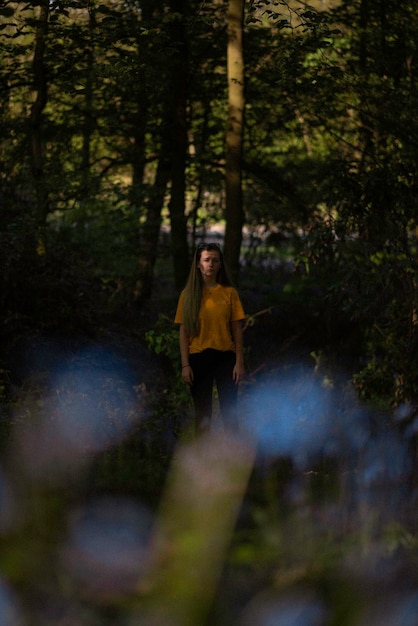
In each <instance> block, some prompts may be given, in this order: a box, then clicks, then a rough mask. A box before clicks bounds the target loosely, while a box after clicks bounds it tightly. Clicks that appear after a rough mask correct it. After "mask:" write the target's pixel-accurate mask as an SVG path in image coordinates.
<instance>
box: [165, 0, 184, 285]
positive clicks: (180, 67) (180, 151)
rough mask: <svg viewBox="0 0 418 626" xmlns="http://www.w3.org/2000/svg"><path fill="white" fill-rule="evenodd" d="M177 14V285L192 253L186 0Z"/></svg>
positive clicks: (177, 3) (175, 0) (173, 216)
mask: <svg viewBox="0 0 418 626" xmlns="http://www.w3.org/2000/svg"><path fill="white" fill-rule="evenodd" d="M171 6H172V10H173V13H175V14H177V16H176V19H175V20H173V22H172V26H171V29H172V30H171V34H172V41H173V47H174V49H175V53H174V58H173V64H172V68H171V70H172V75H171V77H172V86H173V102H172V107H173V108H172V114H173V120H172V149H171V198H170V205H169V209H170V224H171V242H172V254H173V266H174V280H175V285H176V288H177V289H178V290H179V289H181V288H182V287H184V283H185V281H186V278H187V274H188V269H189V268H188V265H189V254H188V245H187V222H186V215H185V212H186V204H185V193H186V161H187V146H188V141H187V41H186V30H185V26H184V19H185V8H186V2H185V0H172V3H171Z"/></svg>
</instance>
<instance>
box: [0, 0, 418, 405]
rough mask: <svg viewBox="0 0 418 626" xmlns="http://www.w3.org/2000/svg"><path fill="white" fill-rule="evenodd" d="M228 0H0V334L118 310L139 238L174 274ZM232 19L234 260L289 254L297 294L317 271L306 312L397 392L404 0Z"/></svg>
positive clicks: (219, 163) (205, 206)
mask: <svg viewBox="0 0 418 626" xmlns="http://www.w3.org/2000/svg"><path fill="white" fill-rule="evenodd" d="M227 10H228V3H227V2H224V1H221V0H214V1H213V2H193V1H191V0H190V1H186V0H172V1H171V2H168V1H167V2H152V1H150V0H143V1H142V2H141V1H139V0H127V1H125V2H121V1H117V0H114V1H106V2H94V1H91V0H89V1H86V2H82V1H81V2H78V1H73V2H71V1H70V2H65V3H63V2H59V1H57V2H55V1H53V2H43V1H41V0H39V1H38V2H35V3H26V2H11V1H8V0H6V1H3V2H2V3H1V8H0V20H1V22H0V28H1V31H0V36H1V49H0V54H1V70H0V72H1V92H0V94H1V95H0V97H1V113H0V115H1V125H2V129H3V131H2V140H1V160H2V168H1V170H2V174H1V179H0V195H1V205H0V206H1V208H0V210H1V252H0V254H1V263H2V268H3V272H2V285H1V310H2V319H3V320H4V328H5V332H6V334H7V333H8V332H9V331H11V330H13V331H14V330H15V328H19V326H20V325H23V326H25V324H29V325H31V324H32V322H33V323H34V324H35V325H36V324H41V325H45V326H46V327H51V326H54V325H55V326H57V327H60V326H62V325H64V326H67V327H68V325H72V326H73V329H74V330H76V329H77V327H80V326H81V327H82V326H83V323H84V322H86V323H87V324H88V322H89V320H90V321H91V320H93V319H94V318H95V317H96V315H97V311H98V309H100V310H102V311H107V312H108V313H109V312H110V314H111V315H112V314H113V313H114V312H115V311H116V310H118V309H119V311H120V310H123V309H125V310H126V309H129V310H134V311H137V310H138V308H139V309H140V308H141V306H143V304H144V302H146V301H147V300H149V298H150V297H151V296H152V293H153V287H155V281H154V276H155V273H156V271H158V262H159V259H160V260H161V259H164V263H165V261H166V260H168V259H170V258H171V259H172V262H170V261H168V264H166V267H167V266H168V265H169V266H170V268H171V269H170V281H171V282H172V284H173V286H174V288H175V289H176V290H177V291H178V290H179V289H180V288H181V286H182V284H183V282H184V279H185V276H186V274H187V270H188V258H189V251H190V249H191V248H192V246H193V244H194V243H195V241H196V240H197V239H199V238H202V237H204V236H205V233H206V232H207V230H208V229H209V228H210V227H211V226H213V225H219V224H220V225H225V218H226V214H225V167H226V163H225V151H224V148H225V137H226V131H227V128H226V126H227V120H228V85H227V81H226V51H227V29H226V20H227ZM242 29H243V35H244V36H243V54H244V57H243V58H244V64H245V65H244V67H245V79H244V80H245V84H244V93H245V115H244V116H243V120H244V127H243V137H242V139H243V145H242V155H241V166H242V170H241V182H240V189H241V192H240V193H242V198H241V200H239V204H238V205H237V206H238V208H236V209H234V211H235V214H234V215H232V217H231V218H230V220H229V222H228V220H227V222H226V226H227V229H228V228H229V229H230V230H229V231H228V232H231V231H232V236H231V235H230V234H229V235H228V240H230V241H234V242H240V241H241V237H242V236H244V239H243V242H242V245H241V265H242V266H245V267H248V265H252V266H254V265H256V266H257V264H258V266H259V268H260V267H263V266H265V265H266V261H265V260H266V259H269V260H271V259H272V260H273V261H277V260H278V259H279V260H280V259H283V257H285V258H290V259H291V260H293V261H294V266H295V267H296V268H297V269H298V272H299V275H298V277H297V278H295V276H289V277H288V278H289V280H288V282H289V283H290V284H293V283H298V284H297V286H295V288H296V289H299V291H300V290H304V289H305V287H306V286H307V285H309V286H308V289H307V291H305V301H306V300H308V299H309V294H310V293H311V291H310V288H311V284H316V285H317V287H318V289H320V291H321V293H322V300H323V301H324V302H326V304H327V306H326V307H322V306H321V302H319V306H320V309H321V312H320V314H321V315H323V316H324V328H326V327H327V326H328V325H329V324H331V325H332V324H333V320H343V321H344V322H346V327H347V326H350V324H351V326H352V328H355V329H356V330H358V333H357V334H356V337H357V339H358V344H359V345H358V352H359V354H360V355H361V357H362V358H363V359H364V363H365V367H363V368H360V369H359V372H358V384H359V389H361V390H362V391H363V392H364V394H365V395H366V396H374V395H375V394H376V393H377V395H379V394H381V393H384V395H386V396H388V400H389V401H392V402H399V401H413V400H414V398H415V395H416V392H417V384H418V382H417V380H416V376H415V373H414V372H415V371H416V370H417V368H416V363H415V354H416V353H417V351H416V349H415V348H416V278H415V276H416V187H417V186H416V176H417V172H416V168H417V164H416V148H417V145H416V144H417V136H418V134H417V120H416V116H415V114H414V111H415V109H416V92H417V78H416V30H417V17H416V6H415V3H414V2H404V3H402V4H400V3H397V2H383V1H380V0H379V1H375V2H371V0H358V1H356V2H345V1H340V2H331V1H329V2H312V3H311V5H309V6H308V5H306V4H305V3H302V2H298V1H296V0H295V1H289V2H286V1H276V2H267V1H265V0H253V1H251V2H247V3H246V5H245V8H244V13H243V24H242ZM237 211H238V212H241V211H242V219H241V218H239V219H236V217H235V216H236V213H237ZM167 232H170V233H171V238H170V239H169V244H168V247H167V241H168V240H167V237H164V236H163V237H162V234H164V233H167ZM234 237H235V239H234ZM164 242H166V243H164ZM234 245H236V244H234ZM226 253H227V252H226ZM267 265H269V263H267ZM171 271H173V275H172V276H171ZM244 274H246V272H244V271H242V272H241V280H242V281H243V280H244V276H243V275H244ZM264 280H265V282H266V283H268V282H269V281H270V282H272V283H273V284H274V282H275V281H281V282H283V277H282V276H281V275H280V276H274V275H270V276H266V277H265V279H264ZM285 282H286V278H285ZM289 289H291V287H289ZM154 293H155V291H154ZM252 312H254V311H252ZM33 318H36V319H33ZM70 321H71V322H70ZM68 330H70V329H68ZM331 341H332V338H331Z"/></svg>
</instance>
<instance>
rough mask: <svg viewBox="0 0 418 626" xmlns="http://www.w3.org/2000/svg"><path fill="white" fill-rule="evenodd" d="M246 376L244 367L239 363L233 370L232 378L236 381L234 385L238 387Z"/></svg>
mask: <svg viewBox="0 0 418 626" xmlns="http://www.w3.org/2000/svg"><path fill="white" fill-rule="evenodd" d="M244 376H245V368H244V365H243V364H242V363H239V362H238V361H237V362H236V363H235V365H234V369H233V370H232V378H233V380H234V383H235V384H236V385H238V383H239V382H240V381H241V380H242V379H243V378H244Z"/></svg>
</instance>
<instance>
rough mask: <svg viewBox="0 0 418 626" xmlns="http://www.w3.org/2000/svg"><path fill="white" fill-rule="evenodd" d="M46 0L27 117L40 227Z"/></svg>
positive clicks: (43, 213) (44, 209) (44, 199)
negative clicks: (32, 95) (32, 99)
mask: <svg viewBox="0 0 418 626" xmlns="http://www.w3.org/2000/svg"><path fill="white" fill-rule="evenodd" d="M49 5H50V3H49V1H48V0H42V1H40V2H39V16H38V18H37V26H36V31H35V51H34V55H33V62H32V71H33V77H34V86H35V93H36V97H35V100H34V102H33V104H32V107H31V111H30V117H29V135H30V149H31V163H32V174H33V178H34V185H35V192H36V203H37V206H36V222H37V224H38V226H39V227H40V228H42V227H43V226H44V225H45V220H46V217H47V214H48V192H47V186H46V184H45V181H44V180H43V176H44V146H43V137H42V113H43V110H44V109H45V106H46V104H47V101H48V80H47V74H46V69H45V64H44V56H45V46H46V36H47V32H48V18H49ZM44 251H45V242H44V241H43V240H42V241H41V240H39V241H38V252H39V253H40V254H42V253H44Z"/></svg>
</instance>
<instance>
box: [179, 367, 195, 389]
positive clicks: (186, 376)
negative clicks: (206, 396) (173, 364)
mask: <svg viewBox="0 0 418 626" xmlns="http://www.w3.org/2000/svg"><path fill="white" fill-rule="evenodd" d="M181 377H182V379H183V380H184V382H185V383H187V384H188V385H191V384H192V383H193V370H192V368H191V367H190V365H185V366H184V367H183V368H182V370H181Z"/></svg>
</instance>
